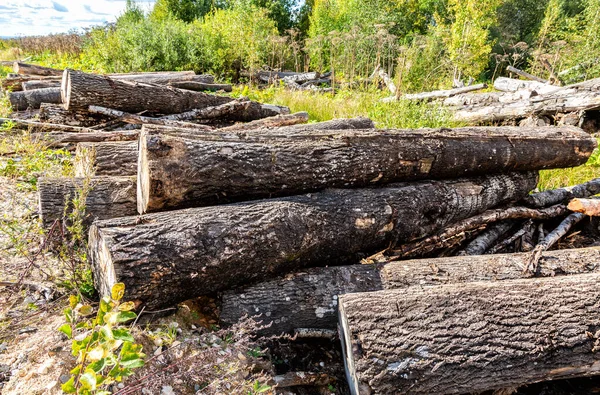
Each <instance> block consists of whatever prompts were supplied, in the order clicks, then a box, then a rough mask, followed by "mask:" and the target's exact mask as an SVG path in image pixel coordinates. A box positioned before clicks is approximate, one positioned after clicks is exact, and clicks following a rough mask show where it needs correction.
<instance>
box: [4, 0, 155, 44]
mask: <svg viewBox="0 0 600 395" xmlns="http://www.w3.org/2000/svg"><path fill="white" fill-rule="evenodd" d="M137 3H138V4H139V5H140V6H141V7H142V8H143V9H150V8H151V7H152V4H153V3H154V0H138V1H137ZM125 4H126V0H0V37H13V36H37V35H45V34H51V33H66V32H68V31H69V30H72V29H80V28H84V27H89V26H93V25H102V24H104V23H105V22H114V21H115V20H116V17H117V16H118V15H120V14H121V13H122V12H123V11H124V10H125Z"/></svg>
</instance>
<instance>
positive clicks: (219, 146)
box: [138, 127, 596, 213]
mask: <svg viewBox="0 0 600 395" xmlns="http://www.w3.org/2000/svg"><path fill="white" fill-rule="evenodd" d="M276 132H278V131H277V129H275V130H274V132H273V133H268V134H264V135H263V136H261V134H262V133H261V131H260V130H259V131H257V132H256V135H253V136H247V137H246V139H245V140H244V141H239V140H238V141H234V140H230V141H225V139H224V140H223V141H206V140H207V137H205V136H192V135H187V136H181V135H180V136H177V135H170V134H169V135H167V134H164V133H162V132H161V130H160V129H158V130H157V129H150V128H145V129H144V130H143V131H142V135H141V137H140V154H139V156H138V158H139V167H138V177H139V178H138V187H139V191H138V192H139V195H138V202H139V209H140V213H143V212H152V211H158V210H163V209H167V208H181V207H193V206H196V207H199V206H202V205H210V204H215V203H221V202H231V201H236V200H240V199H246V200H247V199H258V198H262V197H270V196H285V195H293V194H298V193H304V192H310V191H317V190H320V189H323V188H327V187H343V188H347V187H361V186H367V185H377V184H379V185H381V184H386V183H389V182H394V181H408V180H419V179H441V178H453V177H456V175H457V174H461V175H466V176H468V175H483V174H489V173H498V172H502V171H513V170H514V171H528V170H538V169H543V168H556V167H569V166H574V165H577V164H583V163H585V162H586V161H587V158H588V157H589V156H590V155H591V153H592V152H593V150H594V148H595V147H596V140H595V139H594V138H592V137H590V136H589V135H588V134H587V133H585V132H583V131H581V130H579V129H576V128H572V127H565V128H555V129H548V128H539V129H530V130H528V131H524V130H522V129H519V128H511V127H500V128H484V129H478V128H459V129H454V130H449V129H441V130H428V129H423V130H387V131H385V130H377V131H375V130H363V131H350V130H346V131H337V132H330V131H314V130H308V131H300V130H298V129H294V131H293V133H288V134H286V135H277V134H275V133H276ZM279 133H281V131H279Z"/></svg>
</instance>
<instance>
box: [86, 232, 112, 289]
mask: <svg viewBox="0 0 600 395" xmlns="http://www.w3.org/2000/svg"><path fill="white" fill-rule="evenodd" d="M89 248H90V254H93V255H94V256H93V261H94V262H95V263H96V264H95V265H94V266H93V274H94V285H95V287H96V289H97V290H98V293H99V294H100V295H110V291H111V289H112V287H113V285H115V284H116V283H117V275H116V273H115V267H114V265H113V261H112V257H111V254H110V251H109V249H108V247H107V245H106V243H105V241H104V238H103V237H102V235H101V234H100V230H99V229H98V228H97V227H96V226H95V225H92V227H91V228H90V234H89Z"/></svg>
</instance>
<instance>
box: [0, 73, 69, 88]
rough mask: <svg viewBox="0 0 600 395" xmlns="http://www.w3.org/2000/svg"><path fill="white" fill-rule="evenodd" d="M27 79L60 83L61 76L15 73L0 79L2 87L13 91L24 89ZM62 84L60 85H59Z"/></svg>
mask: <svg viewBox="0 0 600 395" xmlns="http://www.w3.org/2000/svg"><path fill="white" fill-rule="evenodd" d="M27 81H45V82H46V81H58V82H59V84H60V77H40V76H36V75H16V74H15V75H13V76H7V77H6V78H3V79H2V80H1V81H0V86H2V89H4V90H9V91H11V92H17V91H21V90H23V83H24V82H27ZM59 86H60V85H59Z"/></svg>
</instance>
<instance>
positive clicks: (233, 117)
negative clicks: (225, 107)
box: [223, 101, 290, 122]
mask: <svg viewBox="0 0 600 395" xmlns="http://www.w3.org/2000/svg"><path fill="white" fill-rule="evenodd" d="M289 113H290V109H289V107H285V106H277V105H274V104H262V103H257V102H255V101H252V102H250V105H249V106H248V107H246V108H245V109H244V110H243V111H239V112H234V113H231V114H230V115H228V116H226V117H225V118H223V120H224V121H237V122H250V121H255V120H257V119H263V118H268V117H274V116H276V115H286V114H289Z"/></svg>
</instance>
